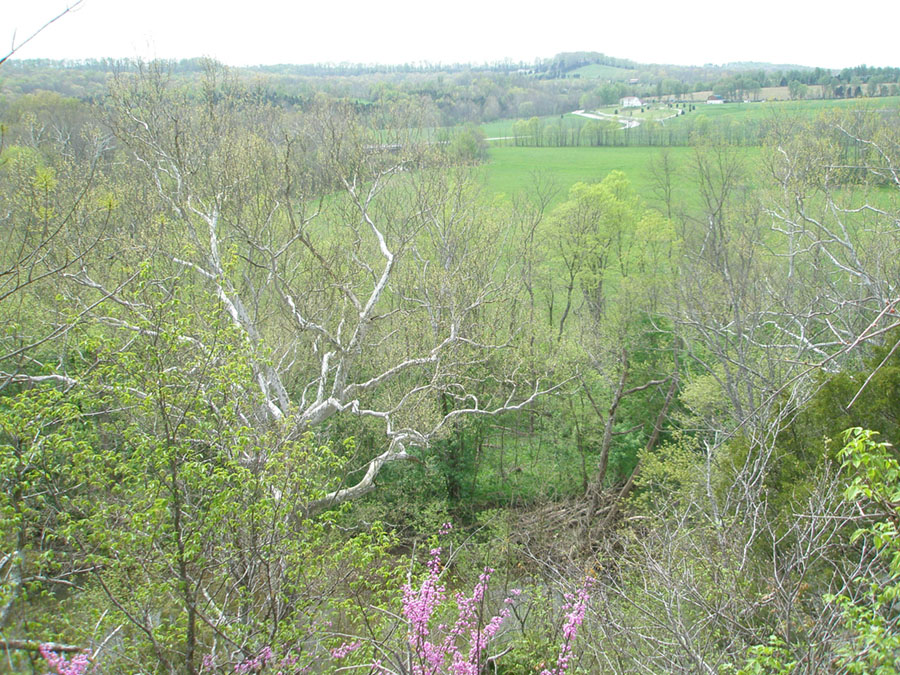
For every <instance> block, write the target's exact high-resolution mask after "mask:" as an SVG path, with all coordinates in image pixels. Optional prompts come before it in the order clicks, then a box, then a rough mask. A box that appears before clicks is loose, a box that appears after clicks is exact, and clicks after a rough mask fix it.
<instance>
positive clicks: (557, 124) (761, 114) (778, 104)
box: [481, 96, 900, 145]
mask: <svg viewBox="0 0 900 675" xmlns="http://www.w3.org/2000/svg"><path fill="white" fill-rule="evenodd" d="M694 106H695V109H694V110H691V111H688V112H687V113H686V114H684V115H679V116H676V117H671V118H670V119H664V120H663V121H662V122H659V123H660V124H662V125H663V127H664V128H669V129H673V130H679V129H684V130H685V131H686V132H687V131H690V130H692V129H693V128H694V125H696V124H697V123H698V120H700V119H705V120H707V121H708V122H709V123H710V124H713V125H715V127H717V128H719V129H721V128H723V127H725V128H727V127H732V128H737V127H738V126H739V125H742V124H746V125H748V129H749V128H751V127H754V126H758V125H759V124H761V123H764V122H766V121H770V120H778V119H784V118H787V117H791V118H802V119H813V118H815V117H816V116H817V115H819V114H820V113H822V112H826V111H829V110H853V109H860V108H862V109H883V110H895V111H896V110H898V109H900V97H897V96H890V97H881V98H861V99H825V100H811V101H768V102H756V103H724V104H720V105H706V104H705V103H699V102H698V103H695V104H694ZM616 110H618V111H619V113H620V116H624V117H631V118H633V119H640V120H642V121H643V120H648V121H650V120H658V119H659V118H664V117H668V116H669V115H672V114H673V113H674V112H676V110H678V109H676V108H667V107H664V106H663V105H662V104H657V103H653V104H650V105H648V106H645V108H644V111H643V112H641V109H640V108H631V109H625V110H623V109H620V108H617V107H616V106H607V107H604V108H601V109H599V111H600V112H604V113H610V114H612V113H614V112H615V111H616ZM538 119H540V121H541V122H542V124H543V125H544V126H545V127H547V128H553V129H562V130H565V132H566V133H567V134H569V135H570V136H571V134H573V133H575V134H576V135H577V130H579V129H581V127H582V126H584V124H585V123H586V122H588V121H590V120H589V119H588V118H585V117H581V116H578V115H572V114H564V115H548V116H545V117H540V118H538ZM515 122H516V120H510V119H507V120H496V121H494V122H490V123H488V124H484V125H482V126H481V129H482V130H483V131H484V133H485V135H486V136H487V137H488V138H500V139H508V138H509V137H511V136H512V135H513V124H514V123H515ZM685 128H686V129H685ZM635 131H637V130H635ZM626 133H628V132H627V131H622V134H623V135H624V134H626ZM509 142H510V141H508V140H506V141H495V143H497V144H500V145H502V144H504V143H509Z"/></svg>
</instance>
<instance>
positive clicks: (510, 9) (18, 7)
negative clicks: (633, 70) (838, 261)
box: [0, 0, 900, 68]
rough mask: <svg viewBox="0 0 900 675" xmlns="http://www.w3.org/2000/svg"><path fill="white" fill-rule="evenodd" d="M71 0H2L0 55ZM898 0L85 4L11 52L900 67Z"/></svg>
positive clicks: (94, 0) (259, 59) (112, 0)
mask: <svg viewBox="0 0 900 675" xmlns="http://www.w3.org/2000/svg"><path fill="white" fill-rule="evenodd" d="M72 2H73V0H69V1H68V2H66V1H65V0H0V40H4V41H5V43H6V44H5V45H3V44H2V43H0V47H3V49H0V56H2V55H3V54H5V53H6V51H8V50H9V46H10V44H11V42H12V39H13V35H14V34H15V35H16V39H17V40H19V41H21V40H22V39H24V38H25V37H26V36H27V35H29V34H30V33H31V32H33V31H34V30H36V29H37V28H38V27H39V26H40V25H41V24H42V23H43V22H45V21H46V20H47V19H49V18H51V17H52V16H54V15H55V14H57V13H58V12H60V11H61V10H62V9H64V8H65V7H66V6H67V5H70V4H72ZM898 28H900V0H856V1H855V2H847V0H843V1H842V2H840V3H838V2H835V1H833V0H816V2H812V0H754V1H753V2H740V3H739V2H736V1H735V0H665V1H660V0H593V1H592V2H578V1H577V0H576V1H574V2H573V1H572V0H569V1H568V2H546V1H543V2H529V1H528V0H518V1H517V2H509V1H507V0H503V1H499V0H444V1H443V2H437V1H434V0H417V1H412V0H381V1H377V0H367V1H363V0H316V1H315V2H304V1H300V0H294V1H293V2H289V1H287V0H248V1H244V2H237V1H234V0H82V4H81V6H80V7H79V8H78V9H77V10H76V11H73V12H72V13H70V14H69V15H67V16H65V17H63V18H62V19H60V20H59V21H57V22H56V23H54V24H53V25H52V26H50V27H48V28H47V30H45V31H44V32H43V33H42V34H40V35H39V36H38V37H36V38H35V39H34V40H33V41H32V42H31V43H29V44H28V45H26V46H25V47H23V48H22V49H21V51H20V52H18V53H17V55H16V56H17V58H23V59H27V58H53V59H62V58H70V59H81V58H89V57H107V56H109V57H142V58H156V57H158V58H187V57H194V56H211V57H214V58H216V59H218V60H220V61H222V62H224V63H227V64H229V65H256V64H270V63H320V62H341V61H347V62H353V63H405V62H422V61H430V62H443V63H452V62H475V63H481V62H484V61H498V60H503V59H506V58H509V59H512V60H513V61H519V60H523V61H527V62H531V61H533V60H534V59H535V58H536V57H541V58H546V57H551V56H553V55H554V54H556V53H558V52H562V51H578V50H585V51H598V52H603V53H604V54H607V55H609V56H615V57H619V58H628V59H633V60H635V61H639V62H643V63H677V64H684V65H702V64H705V63H716V64H721V63H728V62H732V61H766V62H770V63H779V64H798V65H807V66H823V67H827V68H842V67H847V66H854V65H859V64H861V63H865V64H868V65H873V66H900V43H898Z"/></svg>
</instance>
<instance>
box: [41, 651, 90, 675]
mask: <svg viewBox="0 0 900 675" xmlns="http://www.w3.org/2000/svg"><path fill="white" fill-rule="evenodd" d="M39 651H40V654H41V656H42V657H43V658H44V661H46V662H47V665H48V666H50V668H51V672H52V673H56V675H83V674H84V673H85V672H86V671H87V669H88V666H90V665H91V659H90V657H89V656H88V653H89V652H88V651H87V650H85V651H84V652H82V653H81V654H77V655H76V656H73V657H72V660H71V661H68V660H67V659H66V657H65V656H63V655H62V654H57V653H56V652H54V651H52V650H51V649H50V645H48V644H42V645H41V646H40V649H39Z"/></svg>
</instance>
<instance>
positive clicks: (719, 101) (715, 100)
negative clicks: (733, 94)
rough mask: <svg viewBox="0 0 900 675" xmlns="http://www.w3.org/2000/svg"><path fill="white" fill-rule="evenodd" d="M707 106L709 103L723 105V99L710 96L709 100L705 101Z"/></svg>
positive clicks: (717, 96)
mask: <svg viewBox="0 0 900 675" xmlns="http://www.w3.org/2000/svg"><path fill="white" fill-rule="evenodd" d="M706 102H707V103H708V104H711V103H725V99H724V98H722V97H721V96H719V95H718V94H710V95H709V98H707V99H706Z"/></svg>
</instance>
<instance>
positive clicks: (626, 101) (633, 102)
mask: <svg viewBox="0 0 900 675" xmlns="http://www.w3.org/2000/svg"><path fill="white" fill-rule="evenodd" d="M642 105H644V104H643V103H641V99H639V98H638V97H637V96H626V97H624V98H620V99H619V107H620V108H640V107H641V106H642Z"/></svg>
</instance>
